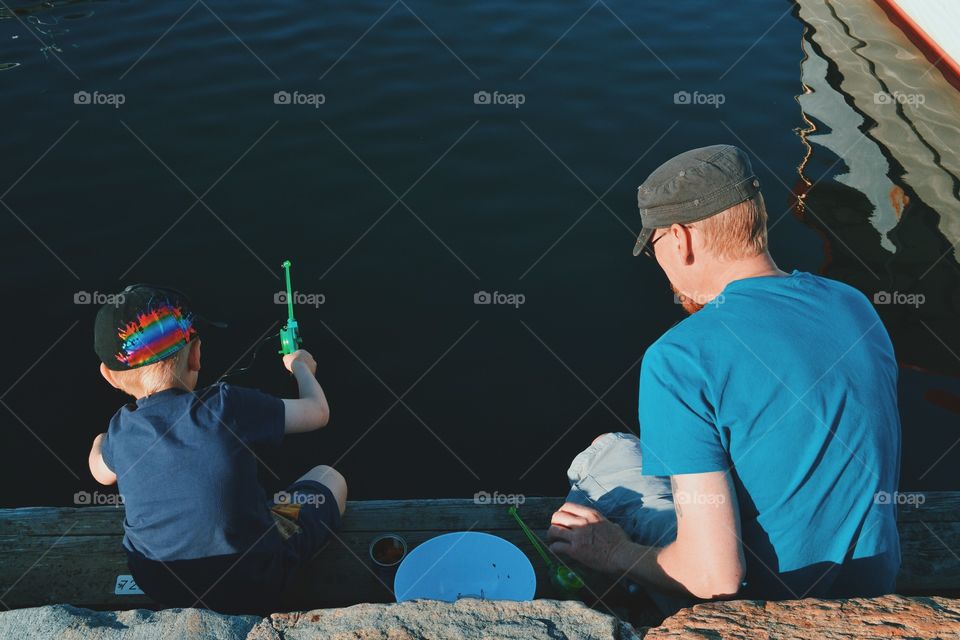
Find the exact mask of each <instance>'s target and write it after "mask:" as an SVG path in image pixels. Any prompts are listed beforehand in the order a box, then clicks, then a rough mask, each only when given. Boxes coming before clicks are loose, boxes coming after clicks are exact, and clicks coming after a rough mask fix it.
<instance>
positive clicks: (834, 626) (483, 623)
mask: <svg viewBox="0 0 960 640" xmlns="http://www.w3.org/2000/svg"><path fill="white" fill-rule="evenodd" d="M642 637H643V638H646V640H666V639H671V640H672V639H675V638H692V639H697V638H700V639H706V638H709V639H718V640H719V639H726V640H745V639H748V638H749V639H750V640H753V639H755V638H763V639H772V638H791V639H793V638H796V639H806V638H810V639H812V638H817V639H818V640H839V639H843V640H866V639H871V638H904V639H906V638H924V639H928V638H960V600H954V599H950V598H942V597H929V598H925V597H905V596H884V597H882V598H872V599H851V600H813V599H810V600H793V601H785V602H760V601H751V600H735V601H730V602H712V603H709V604H703V605H697V606H695V607H692V608H690V609H684V610H682V611H680V612H679V613H677V614H676V615H675V616H673V617H671V618H668V619H667V620H665V621H664V623H663V624H662V625H661V626H659V627H653V628H649V629H641V630H640V631H635V630H634V629H633V628H632V627H631V626H630V625H628V624H626V623H623V622H620V621H619V620H617V619H616V618H613V617H611V616H608V615H604V614H602V613H600V612H598V611H594V610H592V609H589V608H587V607H586V606H584V605H583V604H581V603H579V602H559V601H555V600H535V601H533V602H503V601H500V602H496V601H493V602H491V601H480V600H461V601H460V602H457V603H455V604H445V603H442V602H434V601H420V602H407V603H403V604H391V605H384V604H360V605H356V606H353V607H347V608H343V609H316V610H313V611H306V612H298V613H277V614H273V615H272V616H270V617H269V618H261V617H259V616H226V615H221V614H219V613H213V612H211V611H205V610H200V609H165V610H162V611H149V610H146V609H135V610H131V611H116V612H100V611H91V610H89V609H78V608H76V607H72V606H70V605H51V606H46V607H36V608H32V609H15V610H12V611H7V612H4V613H0V638H65V639H67V640H73V639H78V640H79V639H87V638H90V639H92V640H114V639H119V638H123V639H124V640H148V639H149V640H154V639H161V638H162V639H166V638H171V639H174V638H176V639H180V638H198V639H200V640H301V639H303V640H305V639H307V638H324V639H327V638H329V639H331V640H348V639H349V640H421V639H427V638H429V639H442V638H456V639H463V640H472V639H477V640H479V639H481V638H483V639H493V638H496V639H504V640H513V639H516V640H539V639H540V638H544V639H550V640H563V639H571V640H579V639H584V640H587V639H590V640H639V639H640V638H642Z"/></svg>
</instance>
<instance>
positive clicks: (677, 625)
mask: <svg viewBox="0 0 960 640" xmlns="http://www.w3.org/2000/svg"><path fill="white" fill-rule="evenodd" d="M668 638H669V639H670V640H674V639H676V638H685V639H688V638H689V639H695V638H700V639H705V638H710V639H713V638H717V639H720V638H722V639H723V640H746V639H748V638H749V639H750V640H754V639H756V638H796V639H798V640H806V639H807V638H810V639H813V638H816V639H817V640H868V639H871V638H917V639H919V638H924V639H930V638H960V600H954V599H951V598H941V597H938V596H934V597H929V598H924V597H907V596H897V595H892V596H883V597H881V598H854V599H850V600H815V599H808V600H785V601H782V602H762V601H753V600H732V601H729V602H711V603H708V604H701V605H696V606H694V607H691V608H689V609H683V610H681V611H679V612H678V613H677V614H676V615H674V616H672V617H670V618H667V619H666V620H664V621H663V624H662V625H661V626H659V627H654V628H652V629H650V630H649V631H648V632H647V635H646V636H645V640H667V639H668Z"/></svg>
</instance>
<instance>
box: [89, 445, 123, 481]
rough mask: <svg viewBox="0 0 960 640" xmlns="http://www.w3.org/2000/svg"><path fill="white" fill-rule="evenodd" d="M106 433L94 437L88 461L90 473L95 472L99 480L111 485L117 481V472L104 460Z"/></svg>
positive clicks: (94, 475) (94, 474)
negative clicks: (103, 447)
mask: <svg viewBox="0 0 960 640" xmlns="http://www.w3.org/2000/svg"><path fill="white" fill-rule="evenodd" d="M106 435H107V434H105V433H101V434H99V435H98V436H97V437H96V438H94V439H93V446H92V447H90V457H89V458H88V459H87V463H88V464H89V465H90V473H91V474H93V477H94V479H95V480H96V481H97V482H99V483H100V484H107V485H110V484H113V483H115V482H116V481H117V474H115V473H114V472H113V471H111V470H110V467H108V466H107V465H106V463H105V462H104V461H103V453H102V452H101V447H102V446H103V439H104V438H105V437H106Z"/></svg>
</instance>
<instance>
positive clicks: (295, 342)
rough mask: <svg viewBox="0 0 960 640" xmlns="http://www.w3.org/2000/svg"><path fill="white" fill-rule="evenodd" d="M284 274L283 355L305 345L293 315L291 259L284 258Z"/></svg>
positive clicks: (281, 335) (281, 346) (281, 338)
mask: <svg viewBox="0 0 960 640" xmlns="http://www.w3.org/2000/svg"><path fill="white" fill-rule="evenodd" d="M280 266H281V267H283V270H284V275H285V276H286V280H287V324H285V325H283V328H282V329H280V351H279V353H282V354H283V355H287V354H289V353H293V352H294V351H296V350H297V349H299V348H300V347H301V346H303V338H301V337H300V325H299V324H297V320H296V318H294V317H293V287H292V286H290V261H289V260H284V261H283V264H282V265H280Z"/></svg>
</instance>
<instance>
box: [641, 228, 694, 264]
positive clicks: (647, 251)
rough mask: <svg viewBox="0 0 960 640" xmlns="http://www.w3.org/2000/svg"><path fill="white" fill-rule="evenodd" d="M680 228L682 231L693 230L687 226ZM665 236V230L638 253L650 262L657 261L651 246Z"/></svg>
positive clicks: (655, 253)
mask: <svg viewBox="0 0 960 640" xmlns="http://www.w3.org/2000/svg"><path fill="white" fill-rule="evenodd" d="M680 226H681V227H683V228H684V229H693V227H692V226H690V225H689V224H681V225H680ZM665 235H667V230H666V229H664V231H663V233H661V234H660V235H658V236H657V237H656V238H654V239H653V242H648V243H647V244H646V245H644V247H643V249H641V250H640V252H641V253H642V254H643V255H645V256H647V257H648V258H650V259H651V260H656V259H657V252H656V250H655V249H654V248H653V245H655V244H657V243H658V242H660V239H661V238H663V236H665Z"/></svg>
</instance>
